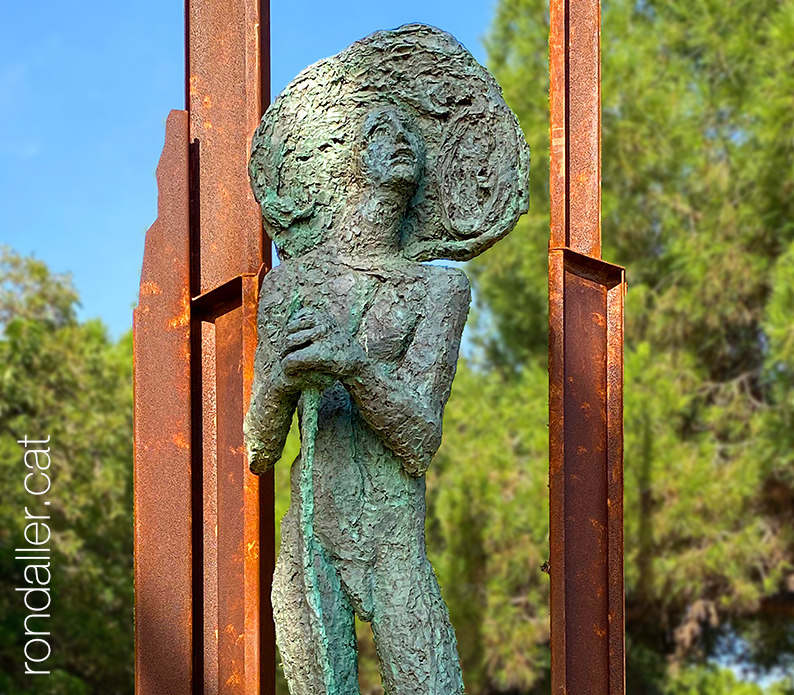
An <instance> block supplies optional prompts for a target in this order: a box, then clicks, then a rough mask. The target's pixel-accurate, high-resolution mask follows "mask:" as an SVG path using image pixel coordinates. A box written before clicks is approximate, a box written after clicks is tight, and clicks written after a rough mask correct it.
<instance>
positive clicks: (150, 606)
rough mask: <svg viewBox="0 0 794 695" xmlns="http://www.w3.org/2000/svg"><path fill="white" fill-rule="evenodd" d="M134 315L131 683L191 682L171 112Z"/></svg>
mask: <svg viewBox="0 0 794 695" xmlns="http://www.w3.org/2000/svg"><path fill="white" fill-rule="evenodd" d="M157 185H158V189H159V200H158V208H157V220H156V221H155V223H154V224H153V225H152V227H151V228H150V229H149V231H148V232H147V233H146V249H145V253H144V259H143V271H142V273H141V288H140V299H139V303H138V307H137V308H136V309H135V311H134V313H133V317H134V318H133V355H134V364H135V371H134V416H135V464H134V470H135V642H136V650H135V673H136V678H135V690H136V693H137V694H138V695H190V693H191V692H192V688H193V674H192V668H193V659H192V651H193V605H192V600H193V595H192V586H191V582H192V567H191V563H192V558H193V554H192V525H191V519H192V503H191V494H192V477H191V445H190V443H191V393H190V389H191V386H190V359H191V344H190V298H189V294H188V280H189V276H188V274H189V269H190V263H189V224H188V220H189V210H188V114H187V112H185V111H172V112H171V113H170V115H169V116H168V121H167V122H166V131H165V146H164V147H163V154H162V156H161V158H160V163H159V165H158V167H157Z"/></svg>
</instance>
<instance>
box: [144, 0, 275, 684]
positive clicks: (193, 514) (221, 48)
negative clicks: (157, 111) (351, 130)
mask: <svg viewBox="0 0 794 695" xmlns="http://www.w3.org/2000/svg"><path fill="white" fill-rule="evenodd" d="M186 24H187V26H186V51H185V53H186V63H187V65H186V110H185V111H172V112H171V115H170V116H169V118H168V123H167V126H166V142H165V147H164V149H163V154H162V157H161V159H160V164H159V166H158V186H159V190H160V198H159V205H158V218H157V221H156V222H155V224H154V225H153V226H152V228H151V229H150V230H149V232H148V233H147V235H146V247H145V256H144V265H143V273H142V277H141V293H140V301H139V306H138V308H137V309H136V310H135V313H134V338H135V341H134V360H135V590H136V615H135V626H136V627H135V630H136V693H137V695H161V694H162V695H196V694H198V693H207V694H212V695H214V694H215V693H218V694H223V695H232V694H235V695H236V694H240V695H242V694H245V695H255V694H256V695H258V694H259V693H264V694H266V695H272V693H274V692H275V636H274V629H273V620H272V615H271V608H270V600H269V597H270V580H271V577H272V574H273V565H274V562H275V553H274V539H275V528H274V510H273V504H274V499H273V498H274V490H273V476H272V474H271V475H266V476H262V477H261V478H257V477H256V476H253V475H251V474H250V473H249V471H248V465H247V461H246V457H245V449H244V445H243V434H242V423H243V415H244V412H245V409H246V408H247V405H248V400H249V397H250V392H251V381H252V377H253V356H254V348H255V345H256V309H257V295H258V288H259V283H260V281H261V278H262V276H263V274H264V273H265V272H267V270H268V269H269V267H270V242H269V240H268V239H267V238H266V237H265V235H264V234H263V231H262V226H261V222H260V214H259V209H258V206H257V204H256V202H255V201H254V199H253V195H252V193H251V190H250V186H249V183H248V175H247V164H248V155H249V146H250V141H251V136H252V135H253V132H254V130H255V128H256V126H257V124H258V122H259V118H260V117H261V115H262V113H263V110H264V108H265V106H266V105H267V102H268V98H269V92H270V77H269V8H268V4H267V2H266V1H265V2H261V1H260V0H189V1H188V2H187V3H186Z"/></svg>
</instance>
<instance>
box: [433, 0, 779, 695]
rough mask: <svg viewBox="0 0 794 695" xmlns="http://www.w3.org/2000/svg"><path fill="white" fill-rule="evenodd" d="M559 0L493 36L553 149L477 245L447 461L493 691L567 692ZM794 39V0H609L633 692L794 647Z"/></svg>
mask: <svg viewBox="0 0 794 695" xmlns="http://www.w3.org/2000/svg"><path fill="white" fill-rule="evenodd" d="M547 8H548V5H547V3H545V2H544V0H500V2H499V4H498V6H497V11H496V18H495V20H494V24H493V26H492V29H491V31H490V34H489V36H488V38H487V48H488V51H489V55H490V59H491V68H492V70H493V71H494V73H495V74H496V76H497V79H498V80H499V82H500V84H502V86H503V87H504V91H505V97H506V99H507V101H508V103H509V104H510V105H511V106H512V107H513V109H514V110H515V111H516V112H517V113H518V115H519V118H520V120H521V123H522V126H523V128H524V132H525V134H526V137H527V139H528V141H529V143H530V146H531V149H532V165H533V169H532V180H531V190H530V195H531V209H530V212H529V214H528V215H526V216H525V217H524V218H523V219H522V220H521V222H520V223H519V226H518V228H517V229H516V230H515V231H514V232H513V233H512V234H511V235H510V236H509V237H508V238H507V239H505V240H504V241H503V242H500V244H498V245H497V246H495V247H494V248H493V249H491V250H490V251H488V252H487V253H486V254H484V255H483V256H482V257H480V258H478V259H477V260H475V261H474V262H472V263H471V264H470V266H469V271H470V275H471V276H472V277H473V280H474V287H475V295H476V297H477V298H478V307H477V310H478V311H477V317H478V322H477V324H476V330H475V332H474V342H475V345H478V346H479V347H480V348H481V349H480V350H479V351H478V352H477V355H478V358H477V360H476V361H475V364H474V365H468V366H467V365H462V366H461V368H460V370H459V376H458V378H457V380H456V383H455V387H454V390H453V396H452V399H451V400H450V403H449V405H448V407H447V416H446V421H445V443H444V445H443V447H442V451H441V453H440V455H439V457H438V458H437V460H436V462H435V463H434V469H431V474H430V475H429V479H428V480H429V492H428V496H429V500H430V514H429V519H428V538H429V541H430V545H431V555H432V556H433V559H434V563H435V565H436V567H437V569H438V571H439V575H440V579H441V581H442V585H443V588H444V595H445V597H446V598H447V600H448V601H449V603H450V609H451V612H452V618H453V623H454V624H455V625H456V627H457V629H458V635H459V641H460V649H461V653H462V655H463V663H464V667H465V671H466V673H465V676H466V684H467V689H468V692H470V693H475V694H476V693H498V692H508V691H509V692H528V691H531V692H537V693H540V692H548V682H547V678H548V646H547V642H546V640H547V635H548V632H547V631H548V627H547V625H548V623H547V615H548V605H547V595H548V594H547V592H548V580H547V578H546V577H545V576H544V575H542V574H541V573H540V572H539V565H540V564H541V562H542V561H543V560H544V559H545V558H546V556H547V552H548V551H547V533H548V521H547V518H546V504H547V502H546V500H547V496H546V492H545V483H546V480H547V458H546V457H547V449H546V444H545V440H546V437H547V429H546V422H547V415H546V408H547V398H546V390H545V379H546V373H545V365H546V359H547V355H546V351H547V338H546V336H547V308H546V303H547V299H546V292H547V284H546V283H547V273H546V260H545V259H546V246H547V240H548V214H549V207H548V169H549V159H548V147H549V142H548V91H547V90H548V73H547V70H548V62H547V56H548V48H547V41H548V9H547ZM792 42H794V2H792V1H791V0H783V1H782V2H781V1H779V0H774V1H773V0H762V1H761V2H757V1H753V2H751V1H750V0H719V1H717V0H694V1H693V0H665V1H664V2H662V1H661V0H640V1H636V0H604V2H603V28H602V60H603V66H602V78H603V229H604V257H605V258H607V259H608V260H610V261H613V262H616V263H620V264H622V265H625V266H626V267H627V270H628V278H629V286H630V292H629V295H628V298H627V308H626V338H627V342H626V397H625V405H626V421H625V435H626V441H625V445H626V447H625V464H626V478H625V482H626V492H625V495H626V498H625V502H626V527H625V528H626V581H627V584H626V602H627V631H628V645H629V648H628V690H629V692H630V693H643V694H646V693H647V694H650V693H657V694H661V693H663V692H675V693H684V692H690V691H691V692H720V693H723V692H724V693H744V692H747V693H750V692H760V690H759V689H758V688H757V687H756V686H754V685H752V684H742V683H741V682H739V681H735V679H734V678H733V675H731V673H730V672H729V671H720V670H718V669H713V668H711V667H709V668H705V669H704V668H698V667H696V665H697V664H699V663H700V664H702V663H711V662H710V659H713V658H714V657H717V656H720V655H723V656H726V657H730V658H733V659H736V660H738V661H740V662H742V663H744V664H746V665H747V666H748V667H750V668H754V669H756V670H757V672H758V673H760V674H763V673H764V672H765V671H766V670H767V669H771V668H773V667H780V668H783V669H789V670H791V669H793V668H794V627H793V626H792V623H791V617H790V616H791V615H792V614H793V611H794V523H792V522H794V473H793V472H792V471H794V467H792V465H791V464H792V459H794V454H792V452H794V434H793V433H794V427H792V425H794V417H793V416H794V410H793V408H794V328H792V326H794V321H792V315H793V314H794V311H793V309H794V222H792V220H794V214H792V213H794V210H792V205H793V203H792V200H794V197H793V196H792V195H791V193H792V189H794V156H793V155H794V140H792V138H791V132H792V131H794V127H793V126H794V123H792V119H794V97H792V94H794V71H792V70H791V50H790V46H791V45H792ZM671 665H672V668H671ZM674 673H678V674H679V675H678V676H677V677H674V675H673V674H674ZM671 688H672V690H671ZM687 688H688V689H689V690H687ZM692 688H694V690H692Z"/></svg>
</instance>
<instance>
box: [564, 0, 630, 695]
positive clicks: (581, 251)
mask: <svg viewBox="0 0 794 695" xmlns="http://www.w3.org/2000/svg"><path fill="white" fill-rule="evenodd" d="M600 12H601V8H600V2H599V0H551V3H550V20H551V31H550V40H549V48H550V50H549V63H550V106H551V134H550V135H551V179H550V193H551V238H550V244H549V432H550V435H549V437H550V439H549V443H550V446H549V456H550V461H549V488H550V555H551V557H550V574H551V653H552V667H551V669H552V693H553V694H554V695H622V694H623V693H624V692H625V682H624V681H625V668H624V618H623V605H624V598H623V296H624V294H625V273H624V271H623V269H622V268H620V267H618V266H614V265H611V264H609V263H606V262H604V261H602V260H601V151H600V148H601V94H600V89H601V84H600V21H601V18H600Z"/></svg>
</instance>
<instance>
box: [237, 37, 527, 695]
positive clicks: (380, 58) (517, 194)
mask: <svg viewBox="0 0 794 695" xmlns="http://www.w3.org/2000/svg"><path fill="white" fill-rule="evenodd" d="M528 167H529V152H528V149H527V146H526V143H525V142H524V140H523V136H522V134H521V131H520V129H519V127H518V123H517V121H516V119H515V116H514V115H513V113H512V112H511V111H510V109H509V108H508V107H507V106H506V104H505V103H504V100H503V99H502V96H501V90H500V89H499V87H498V85H497V84H496V82H495V81H494V79H493V78H492V77H491V75H490V74H489V73H488V72H487V71H486V70H485V69H484V68H482V67H481V66H480V65H479V64H477V62H476V61H475V60H474V58H472V56H471V55H470V54H469V53H468V51H466V49H465V48H463V46H461V45H460V44H459V43H458V42H457V41H455V39H454V38H453V37H451V36H450V35H449V34H446V33H445V32H442V31H440V30H438V29H434V28H432V27H427V26H423V25H409V26H406V27H401V28H400V29H397V30H395V31H388V32H377V33H376V34H373V35H372V36H370V37H367V38H366V39H363V40H362V41H360V42H357V43H356V44H353V45H352V46H351V47H350V48H348V49H347V50H345V51H344V52H342V53H341V54H339V55H338V56H335V57H333V58H329V59H327V60H324V61H321V62H320V63H317V64H316V65H314V66H312V67H310V68H308V69H307V70H305V71H304V72H303V73H301V75H299V76H298V77H297V78H296V79H295V80H294V81H293V82H292V83H291V84H290V85H289V86H288V87H287V88H286V89H285V91H284V92H283V93H282V94H281V95H280V96H279V97H278V98H277V99H276V100H275V101H274V103H273V104H272V106H271V107H270V108H269V109H268V111H267V113H266V114H265V116H264V117H263V119H262V123H261V125H260V127H259V129H258V130H257V133H256V135H255V136H254V142H253V147H252V155H251V163H250V167H249V170H250V174H251V181H252V186H253V189H254V192H255V194H256V197H257V200H258V201H259V203H260V205H261V208H262V215H263V219H264V222H265V225H266V227H267V230H268V232H269V233H270V235H271V237H272V238H273V239H274V241H275V243H276V246H277V248H278V251H279V256H280V259H281V264H280V265H279V266H277V267H276V268H275V269H274V270H272V271H271V272H270V273H269V274H268V275H267V276H266V277H265V280H264V282H263V284H262V288H261V294H260V306H259V318H258V329H259V343H258V346H257V354H256V365H255V377H254V388H253V395H252V400H251V406H250V409H249V413H248V416H247V418H246V424H245V428H246V441H247V444H248V450H249V458H250V462H251V468H252V470H253V471H254V472H256V473H260V472H262V471H264V470H266V469H267V468H268V467H269V466H271V465H273V464H274V463H275V462H276V461H277V460H278V458H279V457H280V455H281V451H282V449H283V446H284V441H285V438H286V436H287V432H288V430H289V426H290V422H291V419H292V415H293V413H294V412H295V410H296V409H297V410H298V413H299V422H300V428H301V453H300V456H299V457H298V458H297V459H296V461H295V463H294V464H293V469H292V475H291V478H292V503H291V506H290V509H289V511H288V512H287V514H286V515H285V516H284V519H283V521H282V545H281V552H280V555H279V560H278V564H277V567H276V573H275V575H274V579H273V592H272V599H273V608H274V616H275V620H276V633H277V638H278V642H279V648H280V651H281V655H282V658H283V662H284V672H285V676H286V678H287V681H288V683H289V687H290V690H291V692H292V695H355V694H357V693H358V692H359V688H358V678H357V651H356V639H355V631H354V616H358V617H359V618H360V619H361V620H365V621H368V622H370V623H371V625H372V630H373V635H374V638H375V644H376V648H377V651H378V657H379V660H380V670H381V678H382V680H383V686H384V691H385V692H386V693H389V694H392V695H420V694H426V695H454V694H455V693H463V682H462V678H461V672H460V665H459V659H458V653H457V645H456V640H455V634H454V630H453V628H452V625H451V624H450V621H449V616H448V612H447V608H446V605H445V604H444V601H443V599H442V598H441V593H440V590H439V587H438V582H437V580H436V577H435V573H434V571H433V568H432V566H431V565H430V563H429V561H428V560H427V556H426V551H425V538H424V518H425V497H424V496H425V481H424V473H425V471H426V470H427V467H428V466H429V465H430V462H431V460H432V458H433V455H434V454H435V452H436V450H437V449H438V446H439V444H440V443H441V422H442V417H443V411H444V406H445V404H446V401H447V399H448V397H449V393H450V389H451V386H452V380H453V377H454V374H455V367H456V363H457V357H458V350H459V346H460V338H461V334H462V331H463V326H464V324H465V321H466V315H467V312H468V306H469V301H470V291H469V285H468V280H467V279H466V276H465V275H464V274H463V272H461V271H460V270H457V269H452V268H446V267H442V266H437V265H424V264H422V263H421V261H427V260H432V259H436V258H450V259H456V260H465V259H468V258H471V257H473V256H475V255H477V254H478V253H481V252H482V251H483V250H485V249H487V248H488V247H489V246H490V245H492V244H493V243H495V242H496V241H497V240H498V239H500V238H502V237H503V236H504V235H505V234H507V233H508V232H509V231H510V229H512V227H513V226H514V224H515V222H516V220H517V218H518V217H519V215H520V214H521V213H522V212H524V211H525V210H526V208H527V199H528V193H527V177H528Z"/></svg>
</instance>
